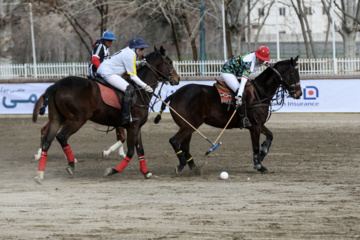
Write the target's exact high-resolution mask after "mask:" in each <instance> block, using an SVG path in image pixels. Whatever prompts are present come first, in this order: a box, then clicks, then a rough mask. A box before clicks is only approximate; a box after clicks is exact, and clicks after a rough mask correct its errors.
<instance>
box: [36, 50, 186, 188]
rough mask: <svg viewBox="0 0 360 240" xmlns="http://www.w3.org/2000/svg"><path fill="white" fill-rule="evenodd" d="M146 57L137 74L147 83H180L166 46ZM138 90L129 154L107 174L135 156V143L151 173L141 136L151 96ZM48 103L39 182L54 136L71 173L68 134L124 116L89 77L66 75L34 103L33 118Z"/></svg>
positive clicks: (110, 123) (115, 121) (143, 169)
mask: <svg viewBox="0 0 360 240" xmlns="http://www.w3.org/2000/svg"><path fill="white" fill-rule="evenodd" d="M146 60H147V64H146V65H145V66H143V67H141V68H140V69H139V70H138V76H139V77H140V79H142V80H143V81H144V82H145V83H146V84H147V85H149V86H151V87H152V88H153V89H155V88H156V87H157V85H158V82H159V81H161V82H170V84H171V85H177V84H179V80H180V78H179V76H178V75H177V73H176V71H175V69H174V67H173V65H172V61H171V59H170V58H169V57H168V56H167V55H166V53H165V49H164V48H163V47H161V48H160V50H157V49H156V48H155V51H154V52H152V53H150V54H148V55H147V56H146ZM136 94H137V100H136V102H135V103H134V106H133V107H132V110H131V115H132V116H133V117H134V118H138V120H137V121H134V122H132V123H130V124H128V125H127V126H125V128H126V131H127V147H128V151H127V154H126V157H125V158H124V160H123V161H122V162H121V163H120V164H119V165H118V166H117V167H116V168H114V169H113V168H108V169H106V171H105V175H106V176H108V175H112V174H114V173H117V172H121V171H122V170H123V169H124V168H125V167H126V166H127V164H128V163H129V161H130V160H131V158H132V157H133V155H134V148H135V147H136V151H137V154H138V157H139V161H140V171H141V172H142V173H143V174H144V176H145V178H150V177H151V176H152V174H151V173H150V172H149V171H148V170H147V167H146V163H145V154H144V148H143V144H142V140H141V127H142V126H143V125H144V124H145V123H146V121H147V118H148V113H149V103H150V99H151V97H152V96H151V94H148V93H147V92H146V91H145V90H143V89H136ZM47 101H48V103H47ZM47 104H48V108H49V109H48V112H49V113H48V118H49V128H48V130H47V132H46V134H45V136H44V139H43V141H42V153H41V158H40V162H39V168H38V173H37V176H36V177H35V179H36V181H37V182H38V183H41V180H42V179H43V176H44V171H45V166H46V160H47V152H48V150H49V148H50V145H51V143H52V141H53V140H54V138H55V137H56V139H57V140H58V141H59V143H60V145H61V147H62V148H63V150H64V153H65V155H66V157H67V160H68V167H67V170H68V172H69V173H70V174H72V173H73V171H74V167H75V163H74V161H75V157H74V155H73V153H72V150H71V148H70V146H69V144H68V142H67V141H68V139H69V137H70V136H71V135H73V134H74V133H76V132H77V131H78V130H79V129H80V128H81V127H82V126H83V125H84V124H85V123H86V122H87V121H88V120H90V121H93V122H95V123H98V124H102V125H107V126H115V127H117V126H119V123H120V120H121V110H119V109H117V108H114V107H111V106H108V105H106V104H105V103H104V102H103V100H102V99H101V96H100V92H99V87H98V85H97V83H96V82H94V81H92V80H89V79H84V78H79V77H66V78H64V79H61V80H59V81H58V82H56V83H55V84H53V85H51V86H50V87H49V88H48V89H47V90H46V92H45V93H44V94H43V96H42V97H40V98H39V100H38V101H37V102H36V104H35V106H34V111H33V121H34V122H36V120H37V117H38V113H39V110H40V108H41V107H42V106H43V107H44V106H46V105H47ZM59 130H60V131H59Z"/></svg>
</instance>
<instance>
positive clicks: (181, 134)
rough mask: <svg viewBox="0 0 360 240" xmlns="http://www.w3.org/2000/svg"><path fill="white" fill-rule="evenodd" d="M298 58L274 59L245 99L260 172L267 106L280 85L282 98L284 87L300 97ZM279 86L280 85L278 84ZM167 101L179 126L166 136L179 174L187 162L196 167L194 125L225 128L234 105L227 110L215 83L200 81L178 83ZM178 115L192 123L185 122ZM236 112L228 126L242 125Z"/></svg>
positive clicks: (265, 148) (268, 138)
mask: <svg viewBox="0 0 360 240" xmlns="http://www.w3.org/2000/svg"><path fill="white" fill-rule="evenodd" d="M297 60H298V56H297V57H296V58H295V59H293V58H291V59H290V60H285V61H280V62H277V63H276V64H275V65H274V67H273V68H267V69H266V70H265V71H263V72H262V73H261V74H260V75H259V76H258V77H257V78H255V80H253V81H252V82H251V83H252V87H253V88H254V96H255V98H254V99H251V101H249V94H248V95H247V98H246V99H247V102H249V103H250V102H251V103H250V104H249V106H246V111H247V116H248V118H249V120H250V123H251V125H252V126H250V127H247V128H248V129H249V131H250V135H251V141H252V148H253V160H254V169H257V170H258V171H260V172H262V173H265V172H267V169H266V168H265V167H264V166H263V165H262V161H263V159H264V157H265V156H266V155H267V154H268V152H269V148H270V145H271V142H272V140H273V134H272V132H271V131H270V130H269V129H268V128H266V127H265V125H264V124H265V122H266V121H267V120H268V116H269V107H270V106H271V101H272V100H273V97H274V95H275V94H276V93H278V91H280V89H281V92H280V93H281V95H282V100H284V95H285V91H287V92H288V93H289V94H290V96H291V97H292V98H295V99H299V98H300V97H301V95H302V91H301V86H300V77H299V72H298V69H297V68H296V66H297ZM280 86H281V88H279V87H280ZM277 95H278V94H277ZM184 96H186V97H184ZM251 97H252V96H251ZM277 97H278V96H277ZM277 97H276V98H277ZM169 101H170V105H169V106H170V107H171V109H170V112H171V115H172V118H173V119H174V121H175V122H176V124H177V125H178V126H179V127H180V129H179V131H178V132H177V133H176V134H175V135H174V136H173V137H172V138H170V140H169V141H170V144H171V145H172V147H173V149H174V150H175V153H176V155H177V157H178V159H179V162H180V165H178V166H177V168H176V173H177V174H179V173H180V172H181V171H182V169H183V168H184V167H185V166H186V164H188V165H189V167H190V169H196V170H197V171H199V169H198V168H197V167H196V165H195V162H194V159H193V158H192V156H191V154H190V140H191V136H192V134H193V132H194V128H196V129H197V128H199V127H200V126H201V125H202V124H203V123H206V124H208V125H210V126H213V127H218V128H224V127H225V126H226V124H227V123H228V121H229V119H230V117H231V116H232V114H233V113H234V111H235V108H234V107H233V106H232V108H230V111H229V109H228V105H225V104H222V103H221V100H220V96H219V93H218V91H217V89H216V88H215V87H213V86H206V85H199V84H188V85H185V86H183V87H181V88H180V89H178V90H177V91H176V92H175V93H173V94H172V95H170V96H169V97H167V98H166V99H165V101H164V102H165V103H167V102H169ZM165 103H163V104H162V106H161V111H160V113H159V114H158V115H157V116H156V118H155V123H158V122H159V121H160V119H161V112H162V111H163V110H164V109H165V107H166V104H165ZM174 111H176V113H178V114H176V113H175V112H174ZM179 115H180V116H181V117H183V118H184V119H185V120H186V121H188V122H189V123H190V124H191V125H192V126H190V125H189V124H188V123H186V122H185V121H184V120H183V119H182V118H181V117H179ZM235 116H236V117H234V118H233V119H232V120H231V121H230V122H229V125H228V127H227V128H238V127H240V126H241V125H240V120H241V117H240V116H239V114H237V115H235ZM261 133H262V134H264V135H265V136H266V140H265V141H264V142H263V143H262V145H261V149H260V146H259V144H260V134H261Z"/></svg>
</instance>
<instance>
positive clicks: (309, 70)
mask: <svg viewBox="0 0 360 240" xmlns="http://www.w3.org/2000/svg"><path fill="white" fill-rule="evenodd" d="M271 61H273V60H271ZM224 63H225V61H223V60H208V61H174V62H173V64H174V67H175V69H176V71H177V73H178V74H179V75H180V76H189V77H191V76H219V75H220V74H219V73H220V70H221V67H222V66H223V64H224ZM298 66H299V71H300V74H312V75H316V74H323V75H324V74H325V75H326V74H332V75H334V74H335V72H336V74H337V75H351V74H359V73H360V58H336V59H335V64H334V59H332V58H323V59H303V58H301V59H299V60H298ZM334 66H335V67H336V69H335V70H334ZM264 69H265V67H261V68H260V70H259V72H258V73H260V72H261V71H263V70H264ZM36 71H37V78H63V77H66V76H80V77H86V76H87V75H88V63H84V62H83V63H38V64H37V65H36ZM1 78H2V79H12V78H16V79H19V78H34V65H33V64H29V63H25V64H0V79H1Z"/></svg>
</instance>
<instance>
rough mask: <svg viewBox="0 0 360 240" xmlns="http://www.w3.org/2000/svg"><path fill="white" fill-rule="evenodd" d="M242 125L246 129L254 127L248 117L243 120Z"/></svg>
mask: <svg viewBox="0 0 360 240" xmlns="http://www.w3.org/2000/svg"><path fill="white" fill-rule="evenodd" d="M242 125H243V126H244V127H251V126H252V125H251V123H250V120H249V118H248V117H244V118H243V119H242Z"/></svg>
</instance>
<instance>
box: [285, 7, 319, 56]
mask: <svg viewBox="0 0 360 240" xmlns="http://www.w3.org/2000/svg"><path fill="white" fill-rule="evenodd" d="M291 4H292V6H293V8H294V10H295V12H296V15H297V16H298V19H299V22H300V26H301V31H302V33H303V34H302V35H303V38H304V44H305V49H306V55H307V57H308V58H310V57H311V52H312V54H313V55H314V57H315V58H317V54H316V50H315V47H314V41H313V39H312V35H311V28H310V26H309V22H308V20H307V17H306V14H307V13H306V12H304V9H305V5H304V1H301V0H296V4H295V3H294V0H291ZM310 9H311V8H310ZM308 14H311V13H308ZM309 45H310V47H311V51H310V48H309Z"/></svg>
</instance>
